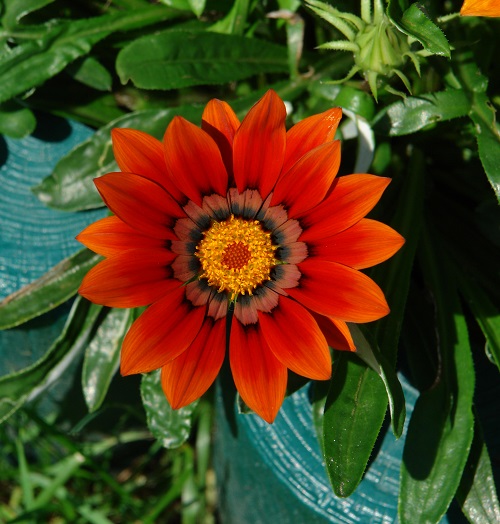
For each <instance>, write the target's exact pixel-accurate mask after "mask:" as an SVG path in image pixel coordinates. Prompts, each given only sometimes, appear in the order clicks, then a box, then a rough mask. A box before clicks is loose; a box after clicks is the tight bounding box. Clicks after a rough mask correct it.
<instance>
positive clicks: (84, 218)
mask: <svg viewBox="0 0 500 524" xmlns="http://www.w3.org/2000/svg"><path fill="white" fill-rule="evenodd" d="M91 134H92V131H91V130H90V129H88V128H87V127H85V126H83V125H81V124H78V123H74V122H68V121H67V120H63V119H61V118H56V117H53V116H49V115H44V116H43V117H41V118H39V125H38V127H37V129H36V131H35V133H34V134H33V135H32V136H29V137H26V138H23V139H20V140H13V139H9V138H6V137H0V188H1V189H0V299H3V298H4V297H6V296H8V295H10V294H11V293H13V292H14V291H17V290H18V289H20V288H21V287H23V286H24V285H26V284H28V283H30V282H32V281H34V280H36V279H37V278H38V277H40V276H41V275H43V274H44V273H45V272H46V271H47V270H48V269H50V268H51V267H52V266H54V265H56V264H57V263H58V262H60V261H61V260H62V259H63V258H65V257H67V256H69V255H71V254H72V253H74V252H75V251H77V250H78V249H80V248H81V247H82V246H81V245H80V244H79V243H78V242H77V241H76V240H75V235H76V234H78V232H79V231H81V230H82V229H83V228H84V227H85V226H86V225H87V224H89V223H90V222H93V221H94V220H96V219H97V218H99V217H102V216H104V215H105V213H106V212H105V211H104V210H96V211H91V212H85V213H65V212H61V211H55V210H53V209H49V208H47V207H46V206H45V205H43V204H42V203H41V202H39V200H38V199H37V198H36V197H35V195H34V194H33V193H32V192H31V188H32V187H33V186H35V185H37V184H38V183H39V182H40V181H41V180H42V179H43V178H44V177H46V176H48V175H50V173H51V171H52V169H53V167H54V166H55V164H56V163H57V161H58V160H59V159H60V158H61V157H62V156H64V155H65V154H66V153H68V152H69V151H70V150H71V149H72V148H73V147H75V146H76V145H77V144H79V143H80V142H82V141H83V140H85V139H86V138H88V137H89V136H90V135H91ZM67 311H68V308H67V306H66V307H64V306H63V307H60V308H57V310H55V311H54V312H51V313H49V314H47V315H43V316H42V317H40V318H38V319H35V320H33V321H31V322H29V323H28V324H27V325H23V326H20V327H19V328H15V329H10V330H7V331H3V332H0V375H4V374H6V373H10V372H12V371H14V370H15V369H19V368H22V367H25V366H27V365H29V364H31V363H33V362H35V361H36V360H37V359H38V358H39V357H40V356H41V355H43V354H44V353H45V351H46V350H47V348H48V347H49V345H50V344H51V343H52V342H53V340H54V339H55V338H56V337H57V335H58V334H59V333H60V331H61V329H62V326H63V323H64V320H65V318H66V314H67Z"/></svg>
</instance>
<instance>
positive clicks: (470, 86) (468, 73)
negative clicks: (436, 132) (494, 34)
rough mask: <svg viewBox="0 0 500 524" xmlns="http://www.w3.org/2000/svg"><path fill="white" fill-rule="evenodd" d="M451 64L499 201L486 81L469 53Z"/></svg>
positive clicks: (499, 149)
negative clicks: (462, 90) (468, 107)
mask: <svg viewBox="0 0 500 524" xmlns="http://www.w3.org/2000/svg"><path fill="white" fill-rule="evenodd" d="M453 65H454V66H455V69H456V71H457V74H458V77H459V81H460V83H461V84H462V87H463V89H464V91H465V93H466V95H467V96H468V98H469V99H470V101H471V107H470V111H469V116H470V118H471V120H472V122H473V123H474V126H475V134H474V135H475V137H476V140H477V146H478V151H479V158H480V159H481V163H482V164H483V168H484V171H485V173H486V176H487V177H488V181H489V183H490V185H491V187H492V188H493V191H494V192H495V194H496V197H497V200H498V201H499V202H500V127H499V125H498V124H497V122H496V118H495V109H494V107H493V106H492V104H491V103H490V101H489V99H488V97H487V95H486V89H487V88H488V78H487V77H486V76H485V75H483V74H482V73H481V71H480V70H479V67H478V66H477V64H476V61H475V59H474V56H473V54H472V53H471V52H468V51H467V52H464V53H461V54H459V55H458V56H457V58H456V60H454V62H453Z"/></svg>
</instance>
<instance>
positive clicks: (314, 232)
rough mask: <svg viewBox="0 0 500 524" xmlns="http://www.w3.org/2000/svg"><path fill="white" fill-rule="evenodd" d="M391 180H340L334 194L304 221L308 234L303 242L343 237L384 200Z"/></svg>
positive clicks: (358, 177) (365, 177)
mask: <svg viewBox="0 0 500 524" xmlns="http://www.w3.org/2000/svg"><path fill="white" fill-rule="evenodd" d="M390 181H391V179H390V178H385V177H380V176H375V175H347V176H341V177H339V178H336V179H335V180H334V182H333V184H332V187H333V190H332V192H331V193H330V194H329V195H328V197H327V198H326V199H325V200H323V202H321V204H319V205H317V206H316V207H315V208H314V209H311V210H310V211H308V212H306V213H305V214H304V215H303V216H302V217H301V219H300V224H301V226H302V227H303V228H304V232H303V233H302V235H301V236H300V238H299V240H300V241H303V242H307V241H308V240H318V239H321V238H325V237H329V236H332V235H335V234H337V233H340V232H341V231H343V230H344V229H347V228H348V227H351V226H352V225H354V224H355V223H356V222H359V221H360V220H361V219H362V218H363V217H364V216H365V215H366V214H367V213H369V212H370V211H371V210H372V209H373V207H374V206H375V204H376V203H377V202H378V201H379V200H380V197H381V196H382V193H383V192H384V190H385V188H386V187H387V186H388V185H389V183H390Z"/></svg>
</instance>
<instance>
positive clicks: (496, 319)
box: [458, 268, 500, 370]
mask: <svg viewBox="0 0 500 524" xmlns="http://www.w3.org/2000/svg"><path fill="white" fill-rule="evenodd" d="M458 276H459V283H460V291H461V292H462V294H463V296H464V298H465V300H466V301H467V304H468V305H469V307H470V309H471V311H472V314H473V315H474V318H475V319H476V322H477V323H478V325H479V327H480V328H481V331H482V332H483V335H484V336H485V338H486V341H487V342H488V347H487V349H488V350H489V355H488V356H489V357H490V356H491V359H492V360H493V362H494V363H495V364H496V365H497V367H498V369H499V370H500V314H499V313H498V308H497V307H496V306H495V304H494V303H493V302H492V301H491V300H490V298H489V296H488V295H487V293H486V292H485V291H484V290H483V288H482V287H481V286H480V285H478V284H477V282H475V281H473V279H472V278H471V277H470V275H468V274H467V273H465V272H462V271H461V270H460V268H458Z"/></svg>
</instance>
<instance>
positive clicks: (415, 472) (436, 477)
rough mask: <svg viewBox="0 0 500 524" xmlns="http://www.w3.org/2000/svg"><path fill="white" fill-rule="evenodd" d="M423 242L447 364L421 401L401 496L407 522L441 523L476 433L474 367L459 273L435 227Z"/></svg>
mask: <svg viewBox="0 0 500 524" xmlns="http://www.w3.org/2000/svg"><path fill="white" fill-rule="evenodd" d="M428 229H431V228H428ZM421 245H422V250H421V251H422V256H421V263H422V269H423V274H424V278H425V280H426V281H427V283H428V286H429V288H430V289H431V290H432V291H431V294H432V297H433V298H434V300H435V305H434V307H435V314H436V329H437V339H436V340H437V343H438V344H439V345H438V351H439V354H440V357H441V368H440V372H439V375H438V377H437V378H436V381H435V384H434V385H433V386H432V388H430V389H428V390H426V391H424V392H423V393H422V394H421V395H420V397H419V398H418V399H417V402H416V403H415V408H414V411H413V414H412V417H411V420H410V424H409V427H408V434H407V437H406V443H405V449H404V453H403V465H402V469H401V485H400V496H399V517H400V520H401V522H402V524H405V523H408V524H410V523H413V522H414V521H415V520H414V519H415V515H419V518H420V519H421V520H422V521H423V522H439V521H440V519H441V518H442V517H443V515H444V514H445V513H446V511H447V509H448V506H449V505H450V503H451V501H452V500H453V497H454V496H455V493H456V491H457V488H458V486H459V483H460V478H461V476H462V473H463V470H464V467H465V464H466V461H467V457H468V454H469V450H470V446H471V443H472V438H473V433H474V417H473V413H472V400H473V395H474V367H473V362H472V355H471V348H470V345H469V339H468V332H467V324H466V321H465V318H464V315H463V314H462V312H461V308H460V301H459V297H458V294H457V290H456V287H455V282H454V279H453V272H452V271H450V264H449V261H448V260H447V258H446V253H445V252H444V251H443V249H442V248H441V242H440V241H439V240H438V239H436V238H434V237H432V236H431V232H430V231H429V230H427V234H426V235H424V236H423V242H422V244H421ZM447 262H448V264H447ZM414 349H415V350H418V348H414Z"/></svg>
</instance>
